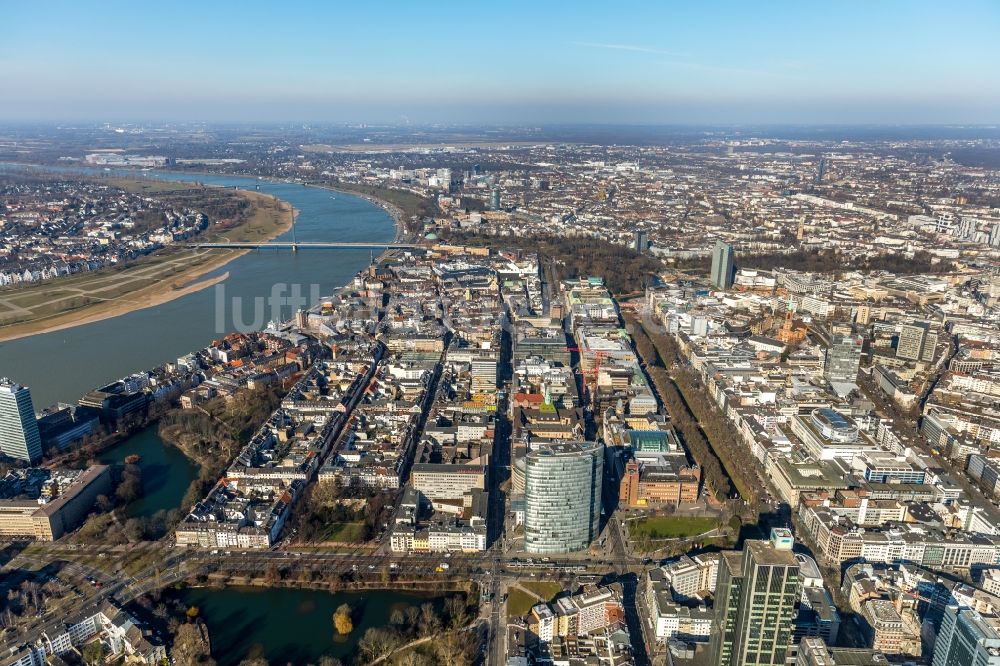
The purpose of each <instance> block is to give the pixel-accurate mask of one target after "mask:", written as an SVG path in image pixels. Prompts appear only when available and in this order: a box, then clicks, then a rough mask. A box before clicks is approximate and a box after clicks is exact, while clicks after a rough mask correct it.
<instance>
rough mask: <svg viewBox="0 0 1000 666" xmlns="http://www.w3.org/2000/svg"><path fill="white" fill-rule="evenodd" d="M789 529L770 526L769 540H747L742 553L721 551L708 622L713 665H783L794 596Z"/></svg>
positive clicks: (796, 570) (796, 579) (795, 576)
mask: <svg viewBox="0 0 1000 666" xmlns="http://www.w3.org/2000/svg"><path fill="white" fill-rule="evenodd" d="M792 543H793V539H792V533H791V532H790V531H789V530H786V529H773V530H771V538H770V540H768V541H747V542H746V545H745V546H744V548H743V552H742V553H738V552H732V553H729V552H727V553H723V557H722V560H721V561H720V562H719V579H718V584H717V585H716V592H715V594H716V602H715V613H716V615H715V620H714V622H713V625H712V637H711V661H710V662H709V663H711V664H713V666H748V665H750V664H755V665H757V666H783V665H784V663H785V656H786V654H787V652H788V647H789V642H790V640H791V637H792V619H793V617H794V615H795V602H796V600H797V598H798V584H799V562H798V560H796V559H795V556H794V555H793V554H792Z"/></svg>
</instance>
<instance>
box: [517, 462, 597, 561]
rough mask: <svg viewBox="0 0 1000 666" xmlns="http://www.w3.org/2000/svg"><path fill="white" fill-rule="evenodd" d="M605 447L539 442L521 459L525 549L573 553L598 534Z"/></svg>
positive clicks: (587, 544)
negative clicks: (537, 445) (522, 466)
mask: <svg viewBox="0 0 1000 666" xmlns="http://www.w3.org/2000/svg"><path fill="white" fill-rule="evenodd" d="M603 449H604V446H603V445H601V444H598V443H595V442H580V443H576V442H561V443H557V444H542V445H540V446H539V447H538V448H536V449H533V450H532V451H529V452H528V454H527V455H526V456H525V459H524V549H525V550H526V551H527V552H529V553H572V552H575V551H579V550H584V549H586V548H587V547H588V546H589V545H590V542H591V541H593V540H594V538H595V537H596V536H597V534H598V530H599V526H600V519H601V485H602V481H603V471H604V450H603Z"/></svg>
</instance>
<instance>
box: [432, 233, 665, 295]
mask: <svg viewBox="0 0 1000 666" xmlns="http://www.w3.org/2000/svg"><path fill="white" fill-rule="evenodd" d="M444 240H445V241H446V242H448V243H454V244H456V245H472V246H476V247H488V248H490V249H491V250H494V251H497V250H523V251H525V252H537V253H538V259H539V262H540V263H542V264H548V263H551V265H552V266H553V267H554V269H555V273H556V277H557V279H560V280H572V279H576V278H579V277H586V276H589V275H598V276H601V277H603V278H604V283H605V284H606V285H607V287H608V289H610V290H611V291H612V292H614V293H615V294H631V293H636V292H638V291H641V290H642V289H644V288H645V287H646V285H648V284H649V282H650V278H651V277H652V276H653V275H656V274H657V273H658V272H659V271H661V270H663V264H662V263H661V262H660V260H659V259H656V258H655V257H652V256H650V255H647V254H641V253H639V252H636V251H635V250H633V249H632V248H630V247H626V246H624V245H616V244H614V243H609V242H608V241H605V240H601V239H597V238H579V237H563V236H552V235H532V236H486V235H480V234H475V233H469V232H460V231H449V232H447V233H445V238H444Z"/></svg>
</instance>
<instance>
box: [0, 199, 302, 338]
mask: <svg viewBox="0 0 1000 666" xmlns="http://www.w3.org/2000/svg"><path fill="white" fill-rule="evenodd" d="M114 184H116V185H118V186H119V187H122V188H124V189H127V190H129V191H132V192H137V193H141V194H148V195H150V196H163V197H165V198H166V199H168V200H176V199H177V198H181V199H182V200H183V199H184V198H185V197H186V198H187V199H188V200H189V201H191V203H192V204H194V205H196V204H197V201H198V198H197V197H198V196H201V197H205V196H212V197H218V196H220V195H222V194H223V193H224V195H225V196H227V197H228V196H234V197H244V198H246V199H248V200H249V201H250V203H251V207H250V211H249V213H247V214H246V215H245V216H244V218H243V219H242V220H241V221H240V222H239V223H238V224H234V225H233V226H228V227H225V228H216V227H213V228H210V229H209V230H207V231H205V232H204V233H203V234H202V235H201V237H200V238H199V240H203V241H212V240H229V241H246V242H263V241H267V240H270V239H272V238H274V237H276V236H278V235H280V234H282V233H284V232H285V231H287V230H288V229H289V228H290V227H291V223H292V215H293V211H292V208H291V206H289V205H288V204H287V203H285V202H282V201H279V200H276V199H274V198H273V197H270V196H267V195H264V194H261V193H258V192H249V191H243V190H240V191H234V190H223V189H221V188H206V187H204V186H199V185H195V184H190V183H175V182H160V181H131V180H119V181H114ZM193 207H194V206H193ZM214 221H215V220H213V222H214ZM246 252H247V251H246V250H194V249H189V248H180V247H168V248H164V249H162V250H159V251H157V252H154V253H153V254H151V255H149V256H146V257H143V258H140V259H137V260H135V261H134V262H130V263H129V264H128V265H125V266H117V267H112V268H107V269H102V270H99V271H94V272H92V273H83V274H78V275H73V276H67V277H61V278H56V279H52V280H48V281H46V282H43V283H39V284H35V285H30V286H27V287H17V288H12V289H4V290H0V341H5V340H14V339H16V338H20V337H24V336H27V335H35V334H38V333H45V332H48V331H54V330H58V329H61V328H68V327H70V326H77V325H79V324H84V323H88V322H92V321H98V320H101V319H107V318H110V317H115V316H118V315H121V314H125V313H126V312H131V311H132V310H138V309H142V308H147V307H152V306H154V305H159V304H161V303H165V302H167V301H170V300H173V299H175V298H178V297H180V296H183V295H185V294H188V293H191V292H192V291H197V290H199V289H204V288H206V287H209V286H212V285H213V284H216V283H217V282H220V281H222V280H224V279H225V277H226V275H220V276H217V277H215V278H213V279H209V280H199V278H201V277H202V276H204V275H206V274H208V273H211V272H213V271H215V270H216V269H219V268H221V267H222V266H225V265H226V264H227V263H229V262H230V261H232V260H233V259H235V258H236V257H238V256H240V255H242V254H245V253H246Z"/></svg>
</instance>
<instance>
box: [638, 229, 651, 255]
mask: <svg viewBox="0 0 1000 666" xmlns="http://www.w3.org/2000/svg"><path fill="white" fill-rule="evenodd" d="M648 247H649V239H648V238H647V237H646V232H645V231H641V230H640V231H636V232H635V251H636V252H645V251H646V248H648Z"/></svg>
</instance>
